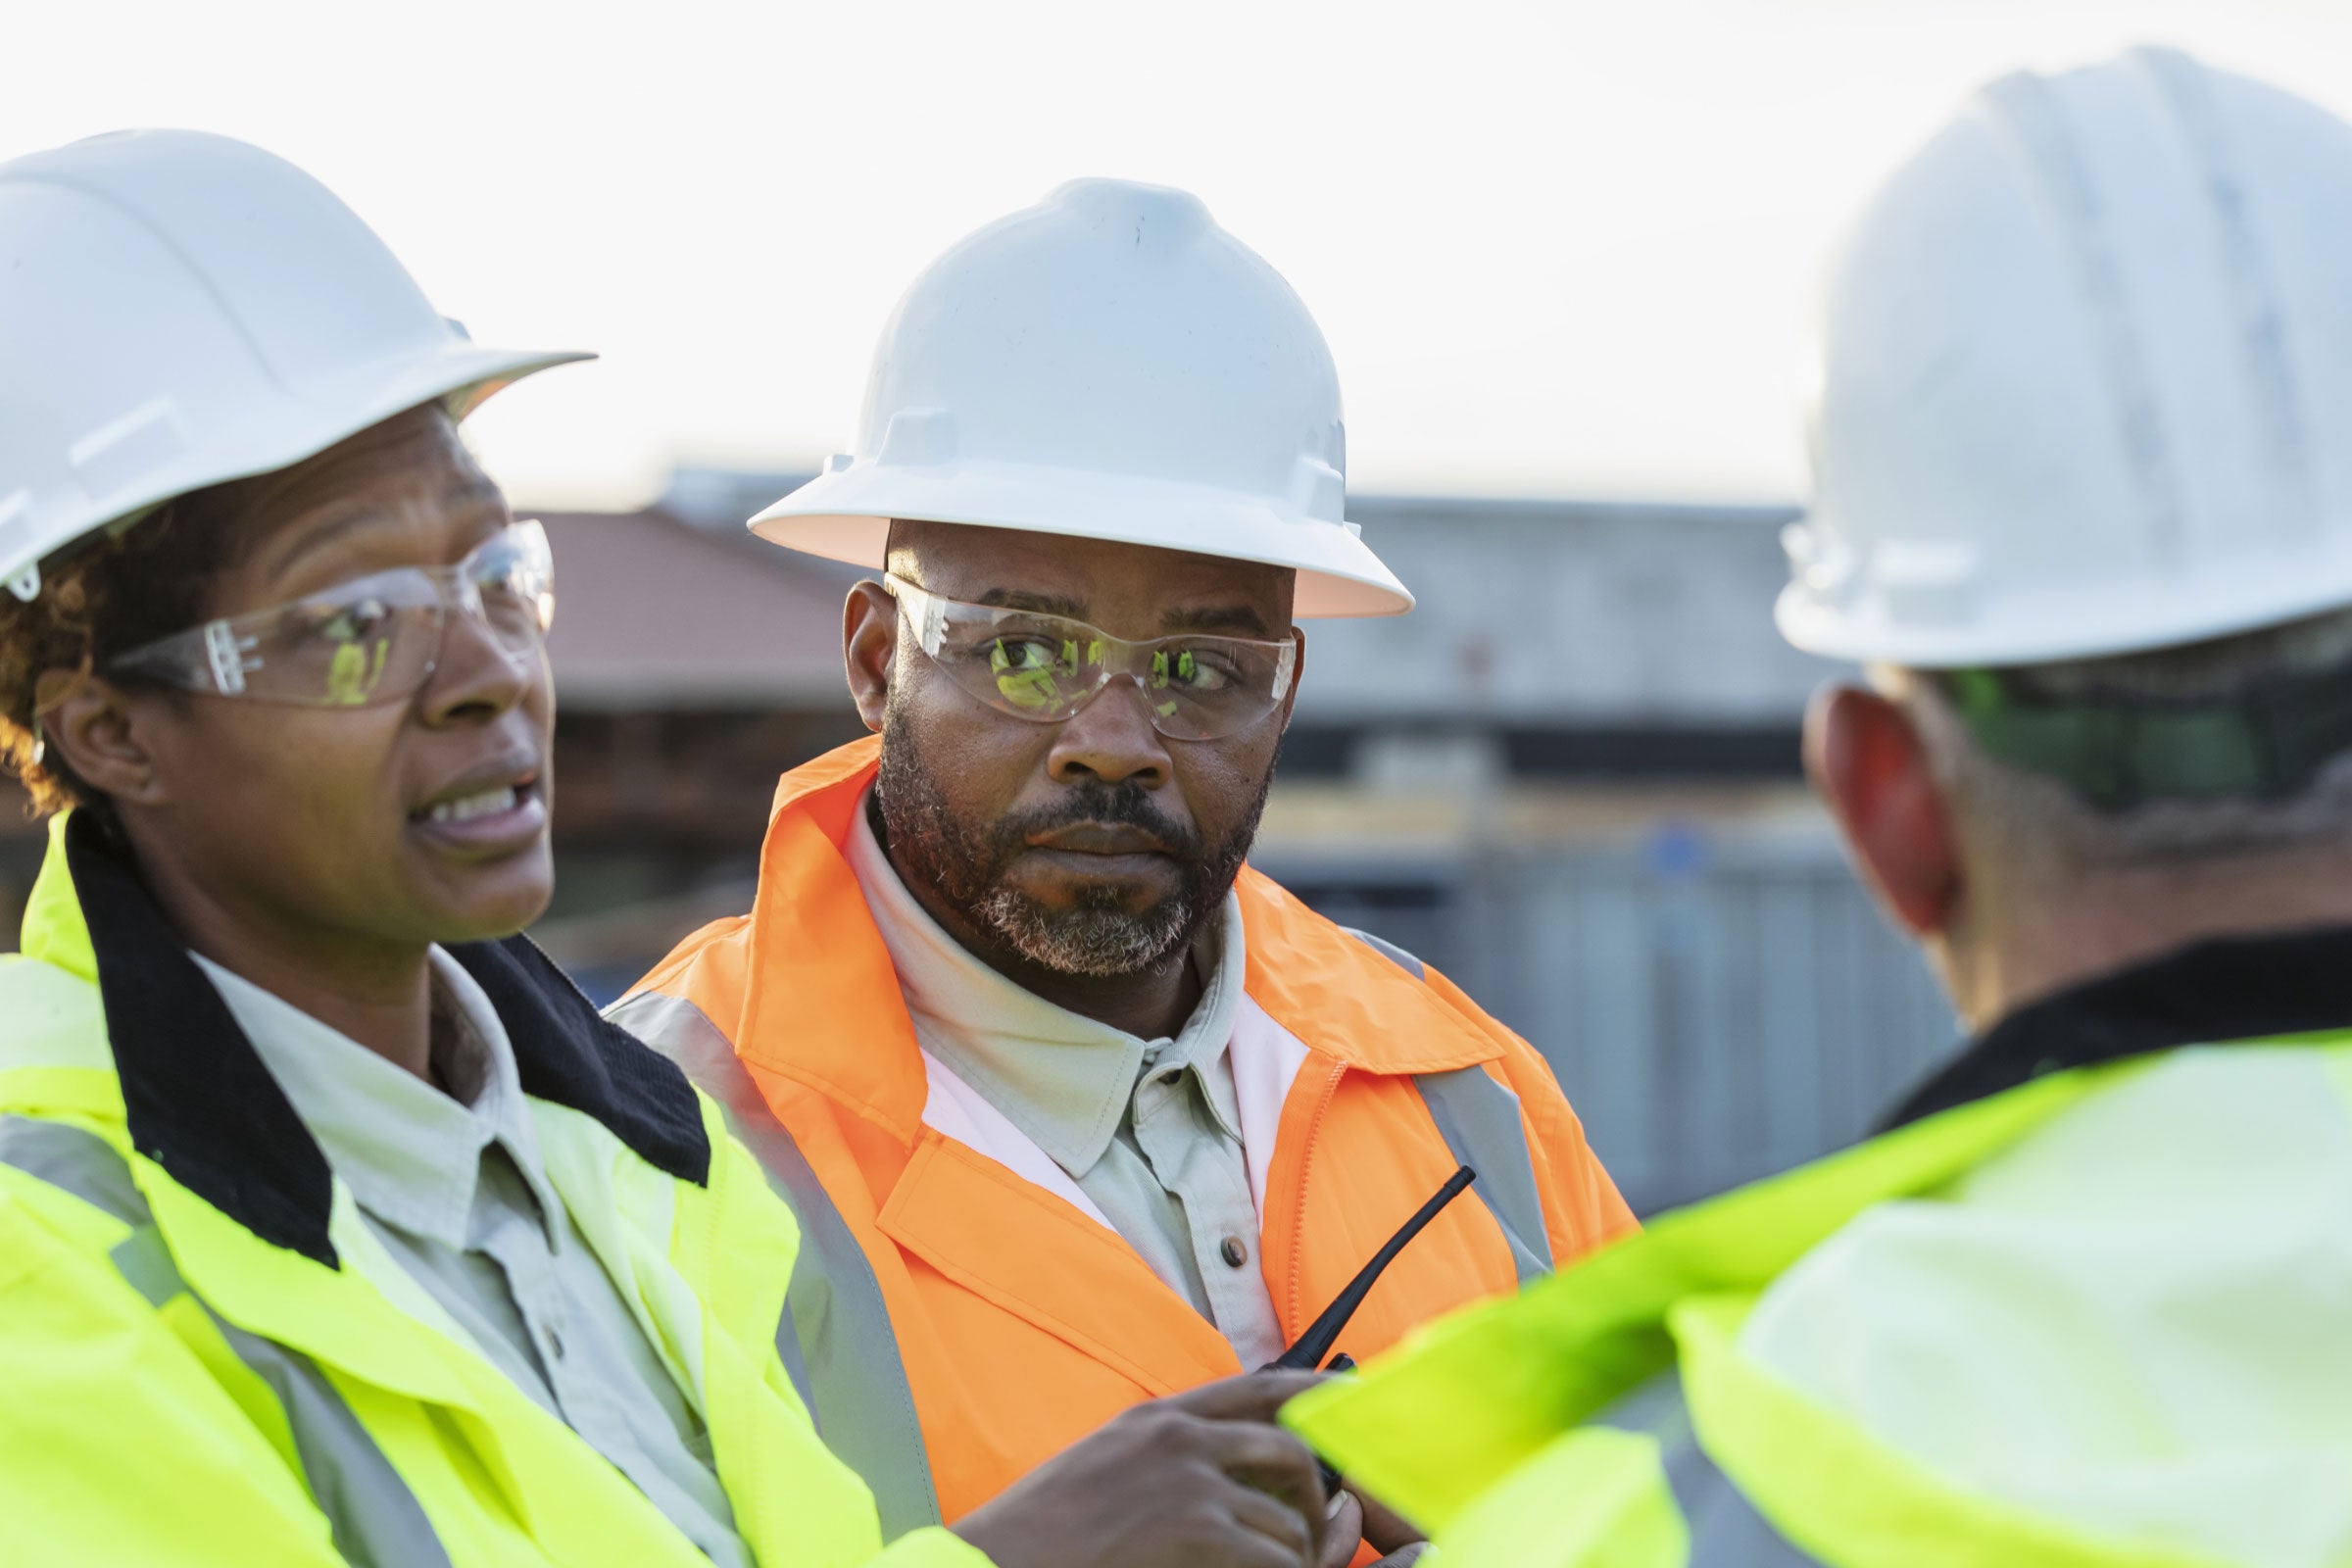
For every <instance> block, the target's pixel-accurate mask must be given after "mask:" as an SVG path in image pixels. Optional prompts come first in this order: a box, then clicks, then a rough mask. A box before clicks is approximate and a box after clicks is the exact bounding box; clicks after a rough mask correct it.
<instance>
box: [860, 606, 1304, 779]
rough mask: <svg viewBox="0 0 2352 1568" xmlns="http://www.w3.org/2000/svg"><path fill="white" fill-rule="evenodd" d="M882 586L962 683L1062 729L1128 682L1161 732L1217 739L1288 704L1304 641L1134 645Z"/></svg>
mask: <svg viewBox="0 0 2352 1568" xmlns="http://www.w3.org/2000/svg"><path fill="white" fill-rule="evenodd" d="M882 586H883V587H884V589H886V590H887V591H888V592H890V593H891V594H892V595H893V596H895V597H896V598H897V600H898V602H899V605H900V607H901V608H902V609H904V610H905V611H906V612H907V622H908V624H909V625H911V626H912V627H913V628H914V636H915V641H916V643H917V644H918V645H919V646H920V647H921V648H922V650H923V652H924V653H926V654H928V655H929V656H930V657H931V661H932V662H933V663H935V664H937V665H938V666H939V667H940V668H941V669H943V670H945V671H947V673H948V675H949V676H950V677H951V678H952V679H954V681H955V682H956V685H958V686H960V687H962V688H963V689H964V690H965V691H967V692H969V693H971V694H972V695H973V696H974V697H976V698H978V699H979V700H980V701H981V702H984V703H986V704H987V705H988V706H989V707H991V708H994V709H996V710H998V711H1000V712H1005V713H1010V714H1011V715H1012V716H1013V717H1015V718H1027V719H1034V720H1035V721H1037V722H1038V723H1041V724H1057V723H1059V722H1061V721H1062V720H1063V719H1065V718H1068V717H1069V716H1070V715H1071V714H1072V713H1075V712H1077V711H1078V710H1079V709H1081V708H1084V707H1085V706H1086V705H1087V704H1088V703H1089V702H1091V701H1093V699H1094V697H1095V695H1096V694H1097V693H1098V692H1100V691H1102V690H1103V687H1105V686H1107V685H1109V684H1110V683H1111V682H1112V681H1114V680H1117V679H1119V678H1120V677H1121V676H1125V677H1126V678H1128V679H1130V680H1132V681H1134V682H1135V684H1136V686H1137V688H1138V689H1139V690H1141V691H1142V692H1143V694H1144V706H1145V708H1146V710H1147V711H1149V713H1150V714H1151V718H1152V728H1153V729H1155V730H1157V731H1159V732H1160V733H1161V734H1162V735H1165V736H1166V737H1168V739H1170V740H1174V741H1213V740H1218V739H1221V738H1223V737H1225V736H1227V735H1236V734H1239V733H1240V732H1241V731H1243V730H1246V729H1248V728H1249V727H1250V725H1252V724H1255V723H1256V722H1258V720H1260V719H1262V718H1264V717H1265V716H1266V715H1267V714H1268V713H1271V712H1272V711H1274V710H1275V709H1276V708H1277V707H1278V706H1280V704H1281V702H1282V699H1283V697H1284V695H1285V694H1286V693H1288V692H1289V691H1290V689H1291V676H1292V673H1293V672H1294V671H1295V670H1296V669H1297V668H1298V664H1299V645H1298V643H1297V642H1296V641H1295V640H1292V639H1289V638H1286V639H1284V640H1283V641H1281V642H1258V641H1255V640H1253V639H1251V638H1248V637H1210V636H1202V635H1196V634H1193V633H1184V634H1182V635H1179V636H1175V637H1155V638H1153V639H1152V640H1151V641H1150V642H1141V643H1131V642H1126V641H1124V640H1122V639H1120V638H1117V637H1113V636H1111V635H1110V634H1109V633H1108V632H1105V631H1103V630H1102V629H1101V628H1099V627H1095V626H1090V625H1088V624H1087V623H1086V622H1084V621H1082V620H1072V619H1070V618H1069V617H1067V616H1065V615H1048V614H1041V613H1038V612H1036V611H1033V610H1006V609H1005V608H1003V607H1002V606H998V605H970V604H964V603H962V602H960V601H958V600H954V599H942V598H941V597H939V595H937V594H935V593H931V592H930V591H928V590H927V589H923V588H919V587H917V586H916V585H915V584H913V583H910V582H908V581H907V579H906V578H904V577H899V576H889V577H885V578H883V579H882Z"/></svg>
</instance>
